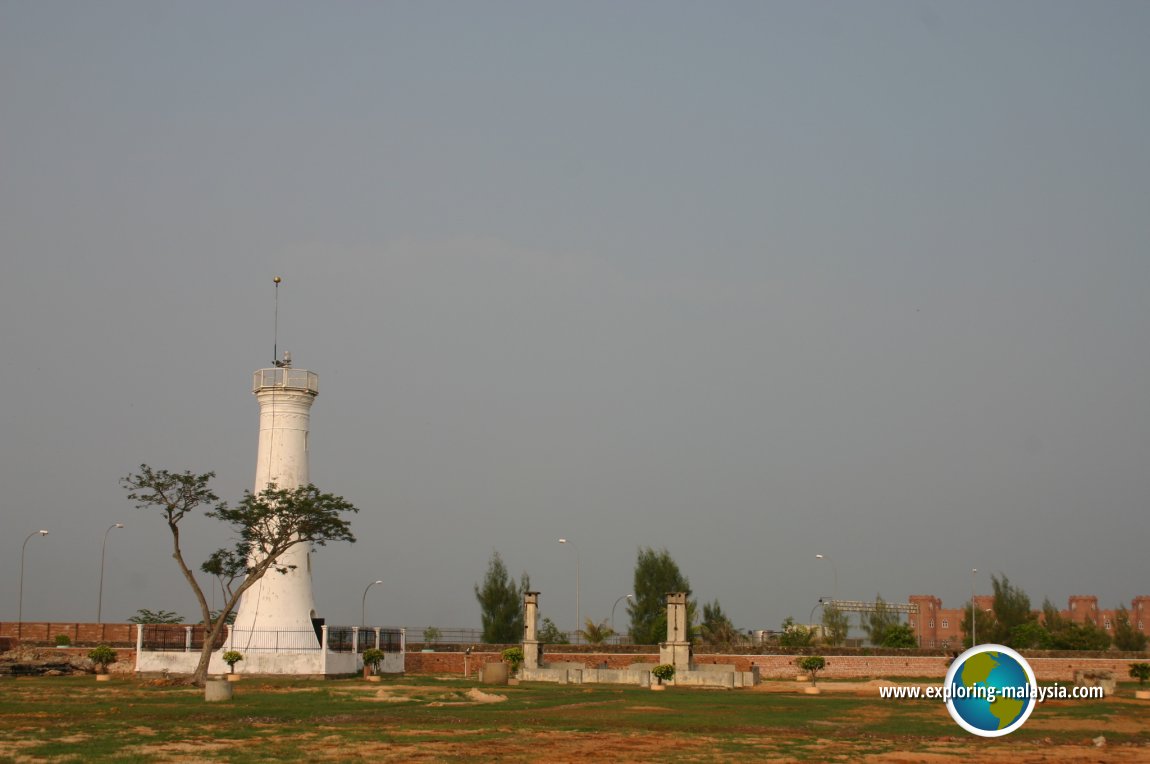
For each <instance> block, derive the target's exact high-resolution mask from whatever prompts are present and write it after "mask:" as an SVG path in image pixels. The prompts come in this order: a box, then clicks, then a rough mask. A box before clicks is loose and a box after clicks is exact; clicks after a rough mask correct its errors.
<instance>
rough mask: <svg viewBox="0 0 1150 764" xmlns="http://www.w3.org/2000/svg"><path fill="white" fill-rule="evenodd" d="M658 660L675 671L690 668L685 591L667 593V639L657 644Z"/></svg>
mask: <svg viewBox="0 0 1150 764" xmlns="http://www.w3.org/2000/svg"><path fill="white" fill-rule="evenodd" d="M659 662H660V663H670V664H671V665H673V666H674V667H675V671H676V673H677V672H680V671H688V670H690V668H691V640H690V637H689V635H688V633H687V593H686V592H671V593H669V594H668V595H667V641H666V642H662V643H660V644H659Z"/></svg>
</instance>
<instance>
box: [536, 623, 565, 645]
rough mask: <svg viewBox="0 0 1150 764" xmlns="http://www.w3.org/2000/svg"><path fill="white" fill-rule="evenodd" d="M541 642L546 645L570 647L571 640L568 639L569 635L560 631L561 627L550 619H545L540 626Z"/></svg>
mask: <svg viewBox="0 0 1150 764" xmlns="http://www.w3.org/2000/svg"><path fill="white" fill-rule="evenodd" d="M539 641H540V642H542V643H543V644H545V645H569V644H571V640H570V639H568V638H567V634H566V633H564V632H562V631H560V630H559V627H558V626H556V625H555V622H554V621H552V620H551V619H550V618H544V619H543V623H541V624H540V625H539Z"/></svg>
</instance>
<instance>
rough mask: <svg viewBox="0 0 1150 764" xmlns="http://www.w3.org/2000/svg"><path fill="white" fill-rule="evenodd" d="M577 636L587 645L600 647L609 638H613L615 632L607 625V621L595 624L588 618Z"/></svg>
mask: <svg viewBox="0 0 1150 764" xmlns="http://www.w3.org/2000/svg"><path fill="white" fill-rule="evenodd" d="M579 636H581V637H583V639H584V641H586V642H587V644H589V645H601V644H603V643H604V642H606V641H607V640H608V639H610V638H611V637H613V636H615V630H614V629H612V628H611V627H610V626H608V625H607V621H606V620H603V621H602V622H601V623H595V622H594V621H593V620H591V617H590V616H588V617H587V619H586V623H585V624H584V626H583V628H582V629H580V630H579Z"/></svg>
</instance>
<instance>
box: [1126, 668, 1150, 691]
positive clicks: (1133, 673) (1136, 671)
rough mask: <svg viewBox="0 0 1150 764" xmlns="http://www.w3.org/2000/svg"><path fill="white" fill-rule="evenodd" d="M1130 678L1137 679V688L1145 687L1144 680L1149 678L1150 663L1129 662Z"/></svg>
mask: <svg viewBox="0 0 1150 764" xmlns="http://www.w3.org/2000/svg"><path fill="white" fill-rule="evenodd" d="M1130 678H1132V679H1137V680H1138V687H1139V689H1141V688H1143V687H1145V686H1146V680H1147V679H1150V663H1131V664H1130Z"/></svg>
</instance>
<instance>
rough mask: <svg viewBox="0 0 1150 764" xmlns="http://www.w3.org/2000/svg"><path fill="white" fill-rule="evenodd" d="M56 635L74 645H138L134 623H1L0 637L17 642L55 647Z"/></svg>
mask: <svg viewBox="0 0 1150 764" xmlns="http://www.w3.org/2000/svg"><path fill="white" fill-rule="evenodd" d="M57 634H66V635H68V637H69V638H70V639H71V640H72V644H75V645H99V644H108V645H112V644H117V645H135V644H136V624H134V623H50V622H49V623H46V622H42V621H41V622H29V621H25V622H24V623H20V624H18V623H15V622H6V623H0V637H11V638H12V640H13V641H14V642H16V641H19V642H24V643H26V644H27V643H31V644H37V645H55V644H56V635H57Z"/></svg>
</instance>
